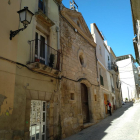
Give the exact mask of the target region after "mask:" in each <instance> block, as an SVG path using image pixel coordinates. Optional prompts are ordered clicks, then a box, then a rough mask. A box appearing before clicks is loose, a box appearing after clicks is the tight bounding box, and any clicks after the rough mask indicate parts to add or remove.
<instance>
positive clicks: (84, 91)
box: [81, 84, 90, 123]
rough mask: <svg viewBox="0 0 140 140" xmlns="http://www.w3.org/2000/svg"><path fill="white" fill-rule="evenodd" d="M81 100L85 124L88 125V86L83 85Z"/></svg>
mask: <svg viewBox="0 0 140 140" xmlns="http://www.w3.org/2000/svg"><path fill="white" fill-rule="evenodd" d="M81 100H82V115H83V122H84V123H87V122H89V121H90V119H89V107H88V89H87V87H86V85H84V84H81Z"/></svg>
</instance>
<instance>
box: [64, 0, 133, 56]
mask: <svg viewBox="0 0 140 140" xmlns="http://www.w3.org/2000/svg"><path fill="white" fill-rule="evenodd" d="M71 1H72V0H71ZM62 2H63V4H64V6H65V7H67V8H69V7H70V6H69V2H70V0H63V1H62ZM75 2H76V4H77V5H78V7H79V12H81V13H82V15H83V17H84V19H85V21H86V23H87V25H88V27H89V29H90V24H91V23H96V25H97V26H98V28H99V30H100V31H101V32H102V33H103V34H104V36H105V38H106V40H107V42H108V45H109V46H110V47H111V48H112V49H113V51H114V53H115V54H116V56H121V55H127V54H132V55H133V57H134V59H135V53H134V47H133V41H132V40H133V38H134V32H133V23H132V14H131V6H130V0H86V1H85V0H75Z"/></svg>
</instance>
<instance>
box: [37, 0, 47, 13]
mask: <svg viewBox="0 0 140 140" xmlns="http://www.w3.org/2000/svg"><path fill="white" fill-rule="evenodd" d="M38 8H39V9H40V10H42V11H43V13H45V1H44V0H38Z"/></svg>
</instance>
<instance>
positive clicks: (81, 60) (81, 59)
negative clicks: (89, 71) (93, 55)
mask: <svg viewBox="0 0 140 140" xmlns="http://www.w3.org/2000/svg"><path fill="white" fill-rule="evenodd" d="M79 60H80V63H81V65H84V58H83V56H82V55H80V56H79Z"/></svg>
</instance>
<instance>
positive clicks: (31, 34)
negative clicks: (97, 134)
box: [0, 0, 60, 140]
mask: <svg viewBox="0 0 140 140" xmlns="http://www.w3.org/2000/svg"><path fill="white" fill-rule="evenodd" d="M50 2H51V5H50V6H51V7H50V9H51V11H50V12H52V9H54V8H55V9H56V4H55V2H54V1H50ZM20 4H21V5H20ZM20 6H21V7H20ZM25 6H28V8H29V10H30V11H32V12H33V13H34V14H35V12H37V11H38V0H31V1H28V0H24V1H22V3H20V1H19V0H14V1H11V5H9V4H8V1H3V2H2V3H1V4H0V11H1V12H0V18H1V26H0V30H1V34H0V42H1V45H0V56H2V57H5V58H8V59H10V60H14V61H16V62H19V63H22V64H25V65H26V64H27V62H29V60H30V45H29V44H28V41H29V40H33V39H35V30H36V24H37V23H36V18H35V16H34V17H33V19H32V22H31V24H30V25H28V27H27V28H26V29H25V30H24V31H21V32H20V33H19V34H17V35H16V36H15V37H14V38H13V39H12V40H11V41H10V39H9V35H10V30H13V31H14V30H17V29H19V28H22V27H23V25H22V24H19V15H18V14H17V11H19V10H20V8H21V9H22V8H24V7H25ZM55 11H56V13H53V14H51V15H50V18H51V17H52V16H54V15H55V17H57V16H59V15H58V8H57V10H55ZM53 20H55V19H53ZM58 20H59V17H57V21H56V22H55V23H56V24H57V25H58V24H59V21H58ZM54 26H55V25H54ZM55 27H56V26H55ZM55 27H54V29H53V31H52V29H50V33H51V37H50V38H51V39H50V41H52V43H54V44H53V45H52V46H51V47H53V48H56V49H57V41H58V40H57V32H56V29H55ZM59 86H60V83H59V82H58V80H56V79H54V78H50V77H47V76H44V75H40V74H36V73H34V72H32V71H30V70H28V69H27V68H25V67H23V66H20V65H16V64H14V63H11V62H9V61H5V60H2V59H0V140H1V139H2V140H13V139H16V140H21V139H24V140H28V139H29V126H30V106H31V104H30V102H31V100H43V101H46V102H47V105H48V109H47V132H46V133H47V134H48V135H47V138H49V139H53V138H54V137H57V136H58V135H59V126H58V124H59V123H60V121H59V112H58V111H59V109H58V108H59V92H58V91H59V90H60V87H59Z"/></svg>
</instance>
